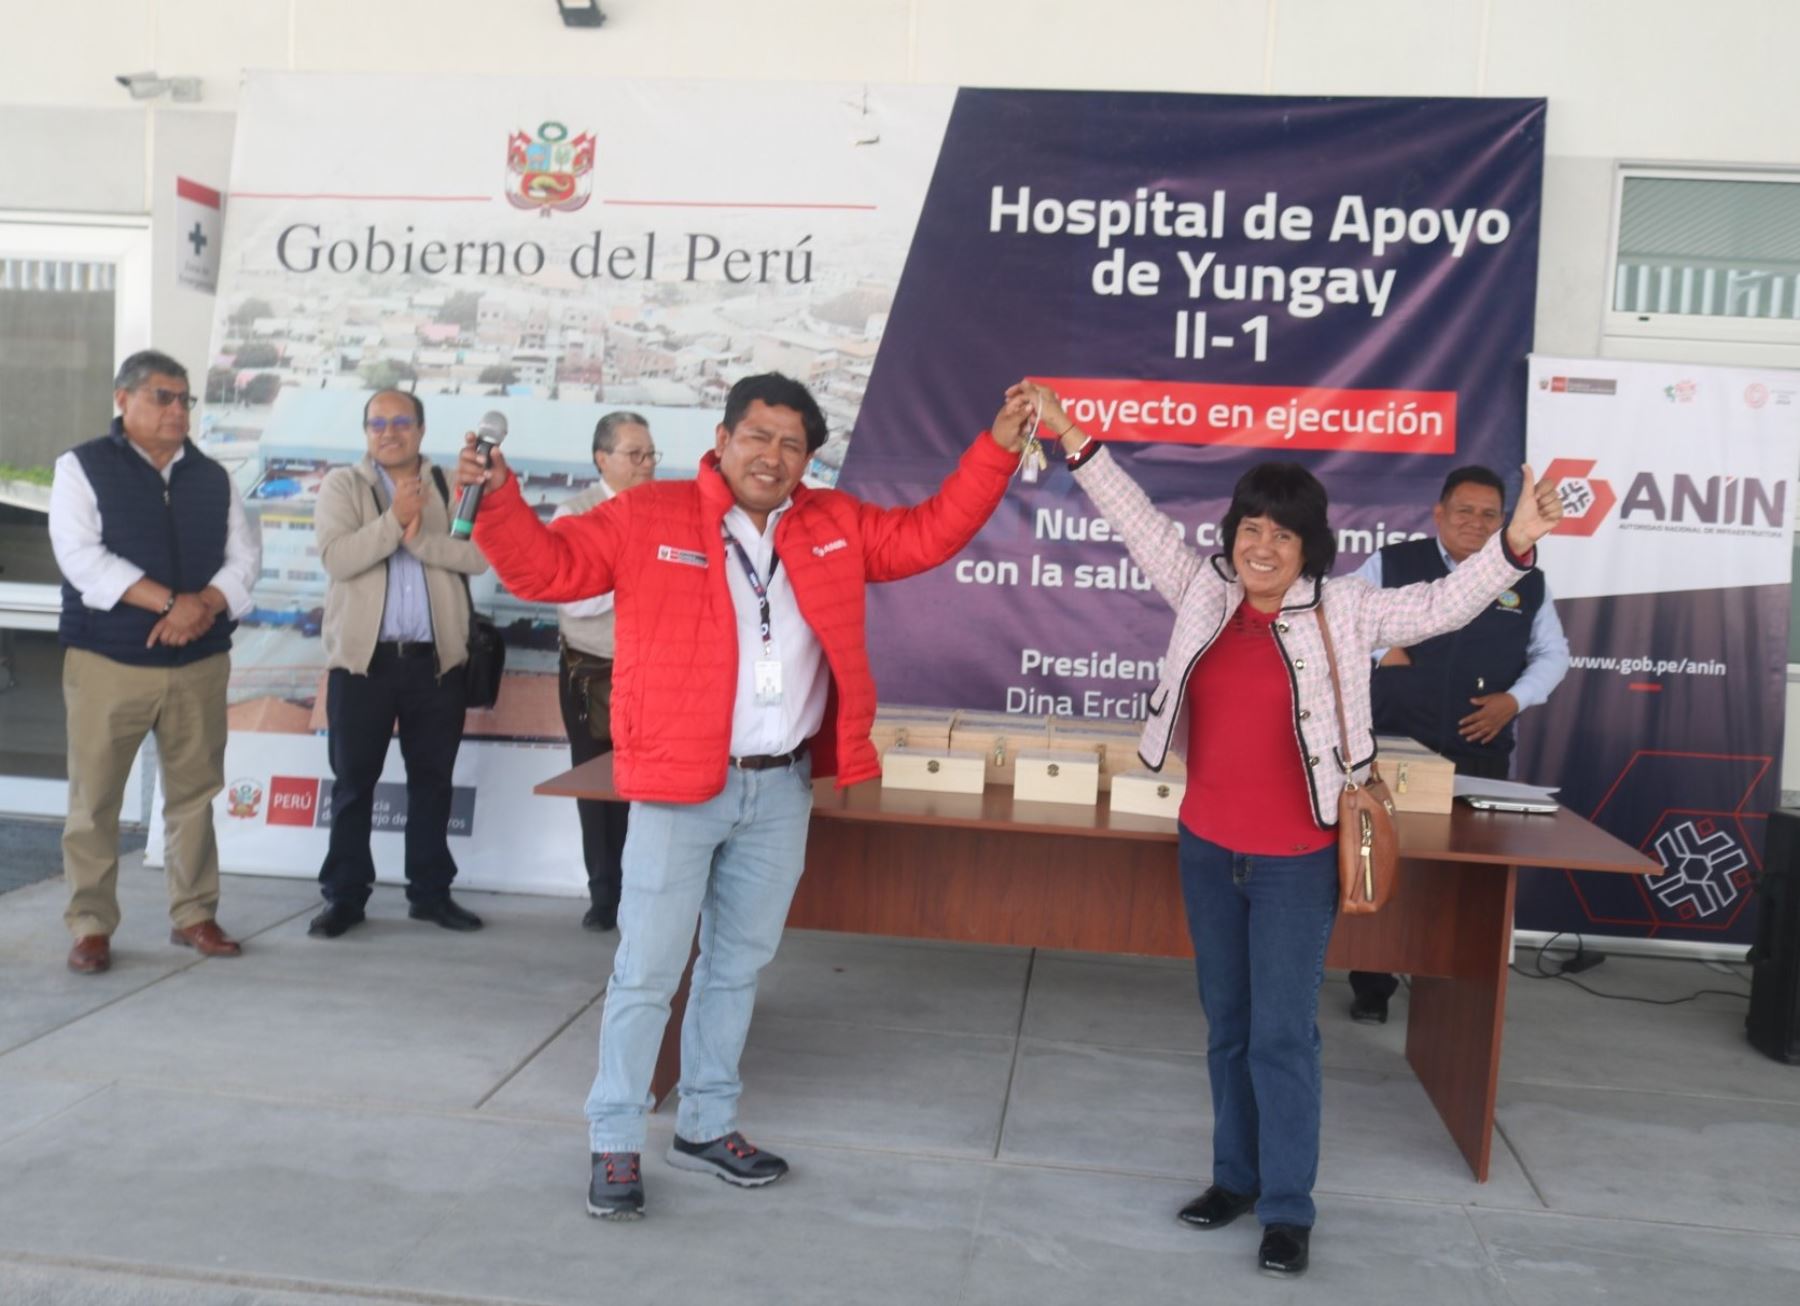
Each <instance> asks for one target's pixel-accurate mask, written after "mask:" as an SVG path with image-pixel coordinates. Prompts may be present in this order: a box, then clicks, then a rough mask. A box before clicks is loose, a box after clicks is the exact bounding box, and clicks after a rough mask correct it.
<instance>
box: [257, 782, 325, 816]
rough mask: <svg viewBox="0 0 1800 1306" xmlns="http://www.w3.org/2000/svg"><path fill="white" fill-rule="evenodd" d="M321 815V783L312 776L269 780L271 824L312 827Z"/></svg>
mask: <svg viewBox="0 0 1800 1306" xmlns="http://www.w3.org/2000/svg"><path fill="white" fill-rule="evenodd" d="M318 815H319V781H318V777H316V776H310V775H278V776H272V777H270V780H269V824H270V825H305V826H310V825H312V824H313V823H314V822H315V821H316V820H317V819H318Z"/></svg>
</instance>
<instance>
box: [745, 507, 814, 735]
mask: <svg viewBox="0 0 1800 1306" xmlns="http://www.w3.org/2000/svg"><path fill="white" fill-rule="evenodd" d="M793 506H794V501H793V500H792V499H789V500H788V501H787V502H786V503H784V504H782V505H781V506H780V507H779V508H777V509H776V510H775V511H774V512H772V513H770V514H769V522H768V529H767V530H765V531H764V532H763V533H762V534H760V535H759V534H757V531H756V526H755V524H754V523H752V522H751V520H750V515H749V514H748V513H746V512H745V511H744V510H743V509H742V508H740V507H737V506H735V505H734V506H733V507H732V509H731V511H730V512H728V513H726V514H725V529H726V530H728V531H730V532H731V535H732V538H733V539H735V540H737V541H738V543H740V544H742V545H743V546H744V552H745V553H747V554H749V556H750V561H751V563H753V564H754V565H755V567H756V574H757V576H759V577H760V578H761V579H762V581H763V586H764V588H765V589H766V590H767V591H768V595H769V628H770V635H771V638H772V640H773V642H774V645H775V651H774V655H775V657H776V658H778V659H779V660H780V662H781V702H779V703H774V704H769V705H766V706H765V705H763V704H759V703H758V702H757V701H756V663H757V660H758V659H760V658H761V657H762V656H763V643H762V610H761V605H760V604H759V603H758V602H757V601H756V591H755V590H754V589H752V588H751V587H750V578H749V577H748V576H746V575H745V574H744V564H743V562H742V561H741V560H740V559H739V557H738V552H737V550H736V549H734V548H732V547H731V545H730V544H729V543H726V544H725V545H724V549H725V583H726V584H727V585H728V586H729V587H730V589H731V606H732V608H733V609H734V610H735V611H736V613H737V637H738V660H737V699H736V702H735V704H734V706H733V708H732V712H731V755H732V756H733V757H759V756H764V755H768V754H777V753H791V752H793V751H794V749H796V748H798V747H800V745H801V744H802V743H804V742H805V741H806V740H808V739H811V738H812V737H813V736H814V735H815V734H817V733H818V731H819V726H820V725H821V724H822V723H823V722H824V720H825V699H826V696H827V695H828V693H829V692H830V689H831V672H830V669H829V668H828V667H827V666H826V665H825V650H824V649H823V648H821V647H820V646H819V638H818V636H817V635H815V634H813V632H812V627H811V626H808V625H807V624H806V619H805V618H804V617H802V616H801V615H800V605H799V604H798V603H797V602H795V600H794V589H793V586H792V585H790V584H789V583H788V569H787V567H786V566H780V567H775V566H774V562H775V524H776V523H777V522H779V521H780V520H781V515H782V514H783V513H785V512H787V511H788V509H790V508H791V507H793ZM771 568H773V572H774V574H773V575H771V574H770V571H771Z"/></svg>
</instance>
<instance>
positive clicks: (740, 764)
mask: <svg viewBox="0 0 1800 1306" xmlns="http://www.w3.org/2000/svg"><path fill="white" fill-rule="evenodd" d="M805 754H806V745H805V744H801V745H800V747H798V748H796V749H795V750H794V751H793V752H791V753H759V754H757V755H756V756H754V757H734V758H732V759H731V764H732V766H734V767H736V768H737V769H738V770H740V771H773V770H775V769H776V768H777V767H783V766H792V765H793V764H794V763H795V762H798V761H799V760H800V759H801V758H802V757H803V756H805Z"/></svg>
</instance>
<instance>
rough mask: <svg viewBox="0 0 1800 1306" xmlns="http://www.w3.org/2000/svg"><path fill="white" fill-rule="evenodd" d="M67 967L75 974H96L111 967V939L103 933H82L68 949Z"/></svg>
mask: <svg viewBox="0 0 1800 1306" xmlns="http://www.w3.org/2000/svg"><path fill="white" fill-rule="evenodd" d="M69 969H70V970H72V971H74V972H75V973H76V974H77V975H98V974H99V973H100V972H101V971H103V970H111V969H112V940H111V939H109V938H107V937H106V936H105V935H104V934H84V935H82V936H81V937H80V938H79V939H76V940H75V946H74V947H72V948H70V949H69Z"/></svg>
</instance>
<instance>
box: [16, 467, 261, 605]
mask: <svg viewBox="0 0 1800 1306" xmlns="http://www.w3.org/2000/svg"><path fill="white" fill-rule="evenodd" d="M126 443H127V444H131V441H130V440H127V441H126ZM131 448H132V450H133V452H135V453H136V454H137V455H138V457H140V458H142V459H143V460H144V461H145V462H147V463H150V464H151V466H153V467H154V466H155V463H154V462H151V459H150V455H149V454H147V453H145V452H144V451H143V450H142V449H139V448H138V447H137V445H135V444H131ZM186 456H187V450H186V449H185V448H183V449H179V450H177V451H176V453H175V456H174V457H173V458H171V459H170V460H169V461H168V462H167V463H166V464H164V465H163V466H162V467H161V468H159V469H158V470H159V471H160V472H161V474H162V478H163V484H164V485H167V484H168V483H169V476H170V473H172V472H173V471H174V470H175V464H176V463H178V462H180V461H181V460H182V459H183V458H185V457H186ZM226 483H227V484H228V485H229V486H230V487H231V498H230V506H229V507H228V508H227V509H226V518H225V562H224V565H222V566H221V567H220V568H219V570H218V572H217V573H216V574H215V575H214V576H213V578H212V580H211V581H210V582H209V583H210V584H211V585H212V587H213V588H214V589H216V590H218V591H219V593H221V594H223V595H224V596H225V611H226V614H227V615H228V616H232V617H241V616H243V615H244V614H245V613H246V612H248V611H250V607H251V602H250V591H251V590H252V589H253V588H255V586H256V582H257V581H258V580H259V579H261V577H262V538H261V536H260V535H259V534H258V533H257V532H256V531H254V530H252V529H251V527H250V521H249V519H248V518H247V517H246V516H245V514H244V501H243V499H242V498H241V497H239V495H238V488H237V482H236V481H234V480H232V479H231V478H230V477H229V476H227V477H226ZM50 548H51V550H52V551H53V552H54V553H55V554H56V565H57V566H58V567H59V568H61V570H62V574H63V579H64V580H66V581H68V582H69V584H71V585H73V586H74V587H75V590H76V592H77V593H79V594H80V595H81V602H82V604H83V606H85V607H89V608H94V609H97V610H99V611H101V612H105V611H107V610H109V609H111V608H114V607H117V606H118V603H119V600H120V598H122V597H123V596H124V594H125V591H126V590H128V589H130V588H131V587H132V586H133V585H135V584H137V583H138V581H140V580H142V579H143V578H144V569H143V568H142V567H139V566H138V565H137V564H136V563H134V562H131V561H129V560H127V559H125V558H122V557H120V556H119V555H118V554H116V553H114V552H113V551H112V550H111V549H108V548H107V547H106V545H105V543H104V542H103V541H102V540H101V536H100V502H99V500H98V499H97V498H96V497H95V495H94V487H93V485H92V483H91V482H89V480H88V476H87V472H86V471H85V470H84V469H83V468H82V466H81V460H80V459H79V458H77V457H76V456H75V452H74V450H70V451H69V452H68V453H65V454H63V455H62V456H61V457H59V458H58V459H57V460H56V473H55V476H54V478H53V479H52V480H51V482H50ZM202 588H204V586H203V587H202Z"/></svg>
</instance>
